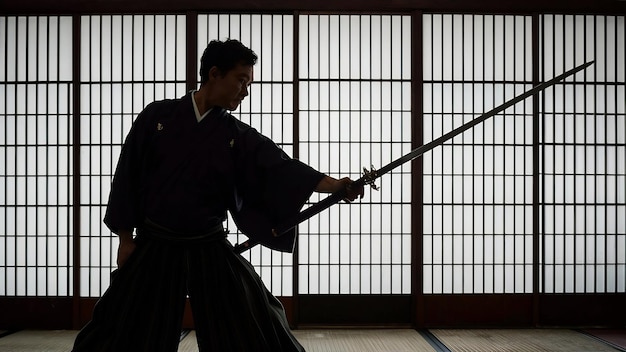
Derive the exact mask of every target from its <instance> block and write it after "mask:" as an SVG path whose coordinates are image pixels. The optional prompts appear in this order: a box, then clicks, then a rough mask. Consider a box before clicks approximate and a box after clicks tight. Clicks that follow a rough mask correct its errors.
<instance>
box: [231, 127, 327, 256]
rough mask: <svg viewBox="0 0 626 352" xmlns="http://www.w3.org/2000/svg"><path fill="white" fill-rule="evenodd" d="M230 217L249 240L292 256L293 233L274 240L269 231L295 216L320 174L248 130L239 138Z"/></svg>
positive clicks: (263, 137) (320, 176) (318, 180)
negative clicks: (233, 205)
mask: <svg viewBox="0 0 626 352" xmlns="http://www.w3.org/2000/svg"><path fill="white" fill-rule="evenodd" d="M241 144H242V145H241V146H240V150H239V151H238V152H237V153H238V154H240V157H239V158H238V165H239V166H240V167H239V174H238V177H237V179H238V181H237V182H236V187H235V192H236V194H235V200H236V206H235V207H233V208H231V215H232V216H233V219H234V220H235V223H236V224H237V227H238V228H239V230H240V231H241V232H243V233H244V234H245V235H246V236H248V237H249V238H251V239H253V240H255V241H258V242H260V243H261V244H262V245H264V246H266V247H269V248H272V249H276V250H279V251H285V252H292V251H293V248H294V244H295V238H296V231H295V229H292V230H290V231H288V232H287V233H285V234H283V235H282V236H280V237H275V236H274V235H273V233H272V229H274V228H275V227H277V226H278V225H280V224H281V223H282V222H283V221H286V220H287V219H289V218H291V217H292V216H294V215H296V214H298V213H299V212H300V210H301V209H302V207H303V205H304V204H305V203H306V201H307V200H308V199H309V197H310V196H311V194H312V193H313V191H314V190H315V187H316V186H317V184H318V183H319V182H320V180H321V179H322V178H323V177H324V174H323V173H321V172H319V171H317V170H315V169H313V168H312V167H310V166H308V165H306V164H304V163H302V162H301V161H299V160H297V159H292V158H290V157H289V156H288V155H287V154H286V153H285V152H283V150H282V149H280V148H279V147H278V146H277V145H276V144H275V143H274V142H272V141H271V140H270V139H268V138H267V137H265V136H263V135H261V134H259V133H258V132H256V130H254V129H250V130H249V131H248V132H247V133H246V134H245V136H244V138H243V143H241Z"/></svg>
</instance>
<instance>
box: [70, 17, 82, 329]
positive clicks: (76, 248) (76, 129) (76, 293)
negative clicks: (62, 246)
mask: <svg viewBox="0 0 626 352" xmlns="http://www.w3.org/2000/svg"><path fill="white" fill-rule="evenodd" d="M80 42H81V15H73V16H72V96H73V98H72V99H73V100H72V158H73V160H72V174H73V176H72V177H73V178H72V192H73V197H72V217H73V222H72V231H71V236H72V246H73V250H72V255H73V258H72V259H73V260H72V263H73V270H72V273H73V278H72V282H73V290H72V298H73V299H72V302H73V313H74V314H73V327H74V328H75V329H78V328H80V327H81V322H80V285H81V277H80V215H81V212H80V187H81V185H80V100H81V96H80V88H81V77H80V70H81V66H80V64H81V60H80V56H81V55H80V53H81V43H80Z"/></svg>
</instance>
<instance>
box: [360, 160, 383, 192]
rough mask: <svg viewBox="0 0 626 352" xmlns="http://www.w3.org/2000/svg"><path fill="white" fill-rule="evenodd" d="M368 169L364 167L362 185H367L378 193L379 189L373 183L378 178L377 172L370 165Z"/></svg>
mask: <svg viewBox="0 0 626 352" xmlns="http://www.w3.org/2000/svg"><path fill="white" fill-rule="evenodd" d="M370 167H371V169H370V170H368V169H366V168H365V167H364V168H363V177H362V179H363V185H369V186H370V187H372V189H373V190H375V191H378V190H380V188H379V187H378V186H376V184H375V183H374V181H376V179H377V178H378V171H377V170H376V169H375V168H374V165H371V166H370Z"/></svg>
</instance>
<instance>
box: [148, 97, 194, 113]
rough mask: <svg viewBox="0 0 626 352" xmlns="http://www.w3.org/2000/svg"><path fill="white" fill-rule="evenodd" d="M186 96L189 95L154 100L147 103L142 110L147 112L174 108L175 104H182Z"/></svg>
mask: <svg viewBox="0 0 626 352" xmlns="http://www.w3.org/2000/svg"><path fill="white" fill-rule="evenodd" d="M188 96H189V95H185V96H183V97H180V98H175V99H162V100H156V101H153V102H152V103H150V104H148V105H147V106H146V108H145V109H144V110H145V111H147V112H157V111H159V110H162V109H175V108H176V107H177V106H179V105H180V104H182V103H183V102H184V101H185V99H186V98H187V97H188Z"/></svg>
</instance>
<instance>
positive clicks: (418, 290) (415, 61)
mask: <svg viewBox="0 0 626 352" xmlns="http://www.w3.org/2000/svg"><path fill="white" fill-rule="evenodd" d="M423 16H424V15H423V13H422V12H421V11H414V12H413V13H412V14H411V131H412V134H411V147H412V149H415V148H417V147H419V146H421V145H423V144H424V115H423V112H424V101H423V99H424V94H423V93H422V89H421V87H422V85H423V82H424V69H423V65H424V63H423V54H424V53H423V40H424V38H423V35H422V33H423V25H424V23H423ZM411 174H412V176H411V220H412V221H411V293H412V294H411V298H412V299H411V305H412V308H411V311H412V312H414V313H413V314H412V317H411V321H412V324H413V325H414V326H415V327H416V328H423V327H424V253H423V251H424V182H423V180H424V158H418V159H417V160H414V161H413V162H412V163H411Z"/></svg>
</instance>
